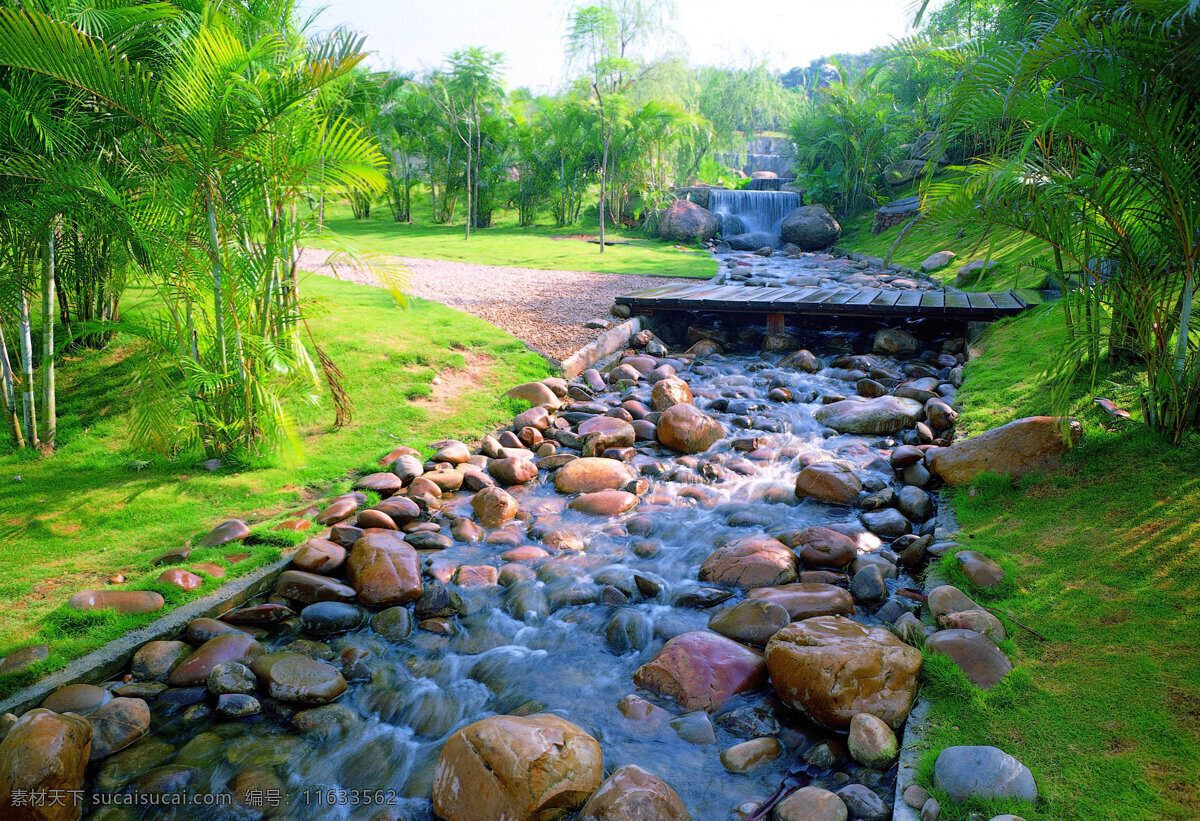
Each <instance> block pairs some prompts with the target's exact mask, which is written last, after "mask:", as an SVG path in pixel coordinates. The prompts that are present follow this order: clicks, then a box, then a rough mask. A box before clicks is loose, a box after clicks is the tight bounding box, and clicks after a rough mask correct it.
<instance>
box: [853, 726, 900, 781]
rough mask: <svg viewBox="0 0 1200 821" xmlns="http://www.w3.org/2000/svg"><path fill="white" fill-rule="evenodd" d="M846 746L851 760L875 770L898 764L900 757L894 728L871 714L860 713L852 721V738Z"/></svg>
mask: <svg viewBox="0 0 1200 821" xmlns="http://www.w3.org/2000/svg"><path fill="white" fill-rule="evenodd" d="M846 746H847V747H848V748H849V750H850V757H851V758H853V759H854V760H855V761H857V762H858V763H859V764H862V765H863V766H864V767H870V768H872V769H875V770H886V769H887V768H888V767H890V766H892V765H893V764H895V763H896V757H897V756H898V755H899V749H898V745H897V741H896V734H895V733H894V732H892V728H891V727H889V726H888V725H887V724H886V723H885V722H884V721H883V720H882V719H879V718H876V717H875V716H873V715H871V714H870V713H859V714H858V715H856V716H855V717H854V718H852V719H851V720H850V736H849V738H848V739H847V740H846Z"/></svg>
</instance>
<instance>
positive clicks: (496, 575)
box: [454, 564, 500, 590]
mask: <svg viewBox="0 0 1200 821" xmlns="http://www.w3.org/2000/svg"><path fill="white" fill-rule="evenodd" d="M454 583H455V584H457V585H458V586H459V587H461V588H462V589H464V590H481V589H483V588H487V587H496V586H497V585H499V584H500V571H499V569H497V568H495V567H493V566H491V565H488V564H464V565H459V568H458V569H457V570H455V571H454Z"/></svg>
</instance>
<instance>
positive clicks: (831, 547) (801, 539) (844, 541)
mask: <svg viewBox="0 0 1200 821" xmlns="http://www.w3.org/2000/svg"><path fill="white" fill-rule="evenodd" d="M856 478H857V477H856ZM856 496H857V494H856ZM792 547H795V548H797V549H799V551H800V559H801V561H803V562H804V564H805V566H806V567H838V568H841V567H845V566H846V565H848V564H850V562H852V561H854V560H855V559H856V558H857V557H858V547H857V545H856V544H855V542H854V540H853V539H851V538H850V537H849V536H847V535H846V534H845V533H839V532H838V531H836V530H832V529H830V528H828V527H821V526H820V525H814V526H813V527H806V528H804V529H803V530H798V531H796V532H795V533H794V534H792Z"/></svg>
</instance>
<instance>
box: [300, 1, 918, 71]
mask: <svg viewBox="0 0 1200 821" xmlns="http://www.w3.org/2000/svg"><path fill="white" fill-rule="evenodd" d="M300 2H301V6H302V8H304V9H306V10H307V11H312V10H315V9H320V8H324V13H323V14H322V15H321V16H320V18H319V19H318V25H317V29H318V30H323V29H329V28H334V27H336V26H338V25H340V24H345V25H347V26H349V27H350V28H353V29H355V30H357V31H360V32H362V33H363V34H365V35H367V48H368V49H369V50H371V51H372V52H374V54H373V55H372V57H371V60H370V62H369V63H368V65H369V66H370V67H371V68H373V69H399V70H410V71H419V70H422V69H430V68H434V67H436V66H438V65H439V64H440V63H441V62H442V60H443V58H444V57H445V56H446V55H447V54H449V53H450V52H452V51H455V50H457V49H462V48H467V47H469V46H483V47H485V48H487V49H489V50H492V51H500V52H503V53H504V55H505V66H504V71H505V79H506V82H507V83H508V86H509V87H510V88H519V87H522V86H524V87H528V88H531V89H533V90H535V91H554V90H556V89H558V88H559V87H561V86H562V85H563V84H564V82H565V81H566V80H567V78H568V71H567V66H566V64H565V60H564V56H563V35H564V33H565V31H566V18H567V14H568V13H569V11H570V9H571V7H572V6H573V5H574V4H573V3H572V2H571V0H300ZM909 5H910V4H909V0H757V1H756V2H748V3H745V4H744V5H743V3H740V2H738V0H675V6H676V16H675V22H674V28H675V30H676V31H677V37H676V41H675V43H674V45H675V48H676V50H682V51H683V52H684V53H686V54H687V55H688V57H689V61H690V62H691V63H692V64H693V65H720V66H733V65H750V64H752V63H755V62H759V61H765V62H766V63H767V64H768V65H770V66H771V67H773V68H775V69H778V70H780V71H786V70H787V69H789V68H792V67H793V66H807V65H808V64H809V63H810V62H811V61H812V60H814V59H816V58H818V57H823V56H826V55H829V54H837V53H843V52H861V51H867V50H869V49H871V48H872V47H873V46H879V45H885V44H887V43H890V42H891V41H892V40H893V39H894V38H898V37H903V36H905V34H906V33H908V22H909V16H908V9H909Z"/></svg>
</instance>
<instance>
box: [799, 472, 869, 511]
mask: <svg viewBox="0 0 1200 821" xmlns="http://www.w3.org/2000/svg"><path fill="white" fill-rule="evenodd" d="M861 491H862V482H861V481H860V480H859V478H858V476H857V475H856V474H855V473H854V470H853V469H852V468H851V467H850V466H849V465H845V464H842V463H840V462H817V463H816V464H815V465H809V466H808V467H806V468H805V469H804V470H802V471H800V474H799V475H798V476H797V477H796V496H797V497H799V498H801V499H816V500H817V501H818V502H828V503H829V504H834V505H852V504H854V503H855V502H856V501H858V494H859V493H860V492H861Z"/></svg>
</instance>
